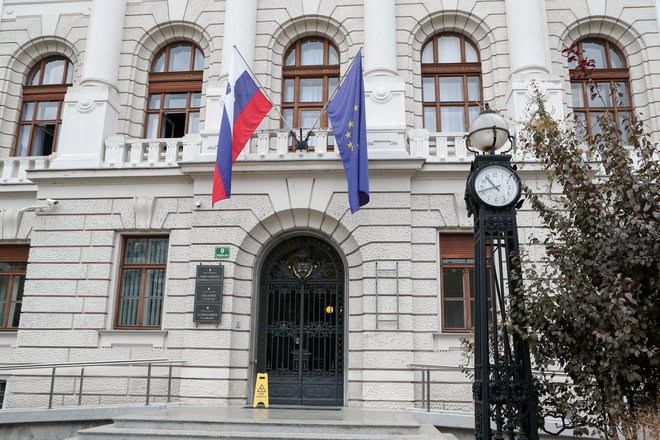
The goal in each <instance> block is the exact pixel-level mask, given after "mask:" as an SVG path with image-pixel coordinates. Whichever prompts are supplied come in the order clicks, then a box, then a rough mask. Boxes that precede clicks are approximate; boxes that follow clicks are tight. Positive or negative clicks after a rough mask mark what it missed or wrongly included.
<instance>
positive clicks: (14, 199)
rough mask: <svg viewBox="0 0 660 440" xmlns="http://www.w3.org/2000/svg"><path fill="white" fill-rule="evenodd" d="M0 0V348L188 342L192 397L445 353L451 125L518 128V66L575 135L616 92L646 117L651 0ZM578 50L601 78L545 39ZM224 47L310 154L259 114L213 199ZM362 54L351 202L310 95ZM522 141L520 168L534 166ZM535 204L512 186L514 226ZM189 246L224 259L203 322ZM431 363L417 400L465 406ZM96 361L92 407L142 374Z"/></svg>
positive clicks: (464, 276) (319, 98)
mask: <svg viewBox="0 0 660 440" xmlns="http://www.w3.org/2000/svg"><path fill="white" fill-rule="evenodd" d="M0 10H1V16H0V20H1V21H0V124H1V125H0V163H1V164H2V166H1V167H0V173H1V177H0V219H1V221H2V229H1V233H2V234H1V237H0V301H2V304H1V305H0V310H1V311H2V314H1V315H2V325H1V326H0V327H1V328H0V353H1V356H2V363H4V364H19V363H67V362H85V361H92V360H117V359H155V358H167V359H176V360H183V361H185V362H186V363H185V365H184V366H179V367H176V369H175V373H174V377H175V381H174V390H173V395H174V398H175V400H181V401H184V402H198V403H209V404H235V405H240V404H245V403H246V402H250V401H251V396H252V393H253V384H254V380H255V375H256V373H257V372H261V371H267V372H269V374H270V378H271V398H272V399H274V401H275V403H288V404H302V405H336V406H358V407H380V408H409V407H414V406H419V405H421V401H422V395H421V376H420V373H419V371H417V370H416V369H415V368H414V367H412V366H411V365H412V364H433V365H445V366H448V367H458V366H459V365H460V364H461V363H462V358H463V355H464V350H463V348H462V344H461V338H463V337H468V338H469V335H470V331H471V328H472V325H471V302H472V301H471V295H470V282H471V278H472V275H471V274H472V272H471V267H472V265H473V256H472V247H471V241H470V240H471V233H472V222H471V218H469V217H468V216H467V213H466V209H465V203H464V200H463V194H464V190H465V179H466V177H467V173H468V170H469V163H470V160H471V153H470V152H469V151H468V149H467V148H466V144H465V139H464V135H465V131H466V129H467V126H468V125H469V122H470V120H471V119H472V118H474V117H475V116H476V115H477V114H478V113H479V111H480V109H481V108H483V105H484V104H485V103H489V104H490V106H491V107H492V108H495V109H498V110H501V111H502V112H503V113H504V114H506V115H507V116H508V118H509V120H510V122H511V126H512V127H515V124H516V122H517V121H520V120H522V119H523V118H524V115H525V112H526V109H527V104H528V99H529V91H530V87H531V86H532V81H534V82H535V84H536V85H537V86H538V87H539V88H540V89H541V90H542V91H543V92H544V93H545V95H546V97H547V99H548V102H549V105H550V108H551V109H552V110H553V112H554V115H555V117H557V118H564V117H567V116H569V115H571V116H572V115H575V117H576V118H577V120H578V121H579V122H581V126H582V127H583V129H584V135H585V137H586V136H589V135H590V134H593V132H594V130H596V128H595V127H593V126H592V124H593V121H594V120H595V118H596V117H597V116H598V115H599V114H601V113H602V112H604V111H608V110H609V111H613V112H614V113H615V115H616V116H617V118H618V120H619V121H620V122H619V123H620V125H621V127H622V129H623V130H624V132H625V129H626V128H625V127H626V122H625V121H626V118H627V116H628V115H629V114H630V112H631V111H633V110H635V111H637V112H639V113H641V114H642V117H643V119H644V121H645V124H646V126H647V128H648V130H649V132H650V133H651V134H652V136H654V137H655V138H657V137H658V133H659V132H660V116H658V115H659V114H660V112H659V111H658V110H660V74H659V73H658V72H660V35H659V33H658V32H659V29H658V21H657V17H658V5H657V4H656V2H655V1H653V0H615V1H603V0H573V1H567V0H461V1H458V0H436V1H420V0H341V1H336V2H331V1H320V0H282V1H277V2H275V1H270V0H226V1H225V0H220V1H218V0H112V1H108V0H61V1H57V0H49V1H42V2H29V1H23V0H4V4H3V3H2V2H0ZM576 45H577V47H578V48H580V49H581V50H583V51H584V53H585V54H587V55H588V56H589V57H590V58H592V59H594V60H595V62H596V73H595V76H594V78H595V80H596V81H597V82H598V83H599V84H600V85H601V86H602V87H603V90H604V91H605V92H604V93H603V94H602V96H601V97H599V98H593V97H591V96H590V95H589V93H588V92H587V86H586V84H585V83H584V82H583V81H581V80H579V79H578V78H572V77H571V75H570V72H571V68H572V67H573V66H571V65H569V63H568V62H567V59H566V57H565V56H564V55H563V54H562V50H563V49H564V48H568V47H573V46H576ZM234 47H235V48H236V49H237V50H238V51H239V52H240V54H241V55H242V57H243V58H244V62H245V63H246V65H247V66H249V67H250V68H251V69H252V70H253V71H254V73H255V77H256V79H257V80H258V82H259V83H260V85H261V86H262V87H263V90H264V93H266V94H267V95H268V96H269V97H270V98H271V99H272V100H273V103H274V105H275V107H276V108H277V109H278V110H279V111H280V112H281V113H282V118H283V119H285V120H286V122H287V123H288V124H289V125H291V126H293V127H295V128H299V127H302V128H303V132H305V133H306V132H307V129H309V128H312V126H313V125H314V122H315V121H316V120H317V119H318V120H319V123H318V128H315V129H314V130H313V135H312V136H311V138H310V149H309V151H306V152H301V151H295V150H294V145H293V141H292V138H291V136H290V134H289V132H288V130H287V129H286V128H284V127H285V126H286V125H285V124H284V123H283V122H282V120H281V118H280V116H279V114H278V112H276V111H274V110H273V111H271V112H270V113H269V115H268V116H267V118H266V119H265V120H264V122H263V123H262V124H261V126H260V127H259V129H258V130H257V132H256V133H255V135H254V136H253V138H252V139H251V141H250V142H249V143H248V145H247V146H246V148H245V150H244V151H243V153H242V154H241V156H240V157H239V159H238V161H237V163H236V164H235V166H234V175H233V185H232V197H231V199H229V200H225V201H222V202H220V203H218V204H216V206H215V207H214V206H211V188H212V180H213V169H214V163H215V149H216V145H217V137H218V131H219V127H220V121H221V114H222V96H223V94H224V90H225V84H226V79H227V72H228V70H229V63H230V60H231V58H232V52H233V50H234ZM360 49H363V54H364V76H365V88H366V101H367V104H366V106H367V109H366V111H367V125H368V154H369V173H370V186H371V200H370V202H369V204H368V205H366V206H364V207H363V208H362V209H361V210H360V211H359V212H357V213H355V214H351V213H350V210H349V205H348V199H347V194H346V180H345V175H344V172H343V168H342V162H341V159H340V158H339V154H338V152H337V150H336V148H335V146H334V138H333V134H332V128H331V127H329V122H328V120H327V116H326V115H325V114H324V113H321V110H322V108H323V104H324V102H325V101H327V99H328V97H329V96H331V95H332V93H333V91H334V90H335V89H336V87H337V85H338V83H339V80H340V78H341V76H342V75H343V74H344V73H345V72H346V71H347V69H348V66H349V64H350V62H351V60H352V59H353V58H354V57H355V55H356V54H357V52H358V50H360ZM610 86H613V87H615V88H616V90H617V91H619V92H620V95H619V96H615V95H612V94H611V93H610V91H609V90H610ZM514 154H515V156H514V158H515V160H517V161H518V162H520V164H521V166H522V170H521V176H522V178H523V179H524V180H525V181H526V182H527V183H529V184H534V183H535V182H536V181H543V180H544V179H545V176H544V174H543V171H542V170H540V169H539V167H537V166H536V165H535V163H534V160H533V158H530V157H527V156H525V155H524V154H523V153H521V152H520V151H514ZM55 202H57V203H55ZM539 224H540V223H539V220H538V219H537V218H535V216H534V215H533V214H532V213H531V212H530V211H529V210H528V207H523V208H522V209H521V210H520V212H519V225H520V226H521V232H520V233H521V242H523V243H524V242H526V240H527V239H528V238H529V237H530V235H531V234H533V233H534V231H535V230H536V228H537V227H538V226H539ZM534 252H535V250H534V249H532V248H530V255H532V256H533V255H534ZM217 257H222V259H217ZM224 257H227V258H224ZM200 265H201V266H218V265H221V266H222V268H223V269H222V270H223V282H222V286H223V292H222V302H221V320H220V322H219V323H203V322H195V319H194V315H195V311H194V309H195V286H196V275H197V270H198V269H197V268H198V267H199V266H200ZM447 370H448V371H445V372H436V373H434V378H435V379H434V380H435V381H436V386H434V388H433V396H432V398H433V405H434V407H436V408H438V409H443V410H464V411H471V410H472V406H473V404H472V399H471V384H470V382H469V380H468V379H467V378H466V377H465V376H464V375H463V374H462V373H461V372H460V371H459V369H458V368H454V369H452V368H448V369H447ZM48 374H49V372H48V371H36V370H35V371H33V370H25V371H14V372H6V374H5V375H4V379H5V380H6V393H5V397H4V406H5V407H44V406H46V405H47V402H48V399H49V397H48V393H49V387H50V377H49V376H48ZM76 374H77V373H76V372H73V371H72V372H71V374H70V375H69V376H68V377H66V373H65V374H64V376H65V377H63V378H61V379H58V382H57V387H56V389H55V403H54V405H55V406H60V405H69V404H74V402H75V401H76V400H77V396H76V395H75V392H74V391H73V390H74V389H75V387H76V384H77V382H76V380H77V379H76V377H75V376H76ZM102 376H103V377H97V378H95V379H94V378H92V379H90V382H88V386H90V387H91V388H90V391H88V393H87V394H86V396H85V401H86V402H88V403H114V402H125V401H126V398H127V397H130V396H131V395H134V394H137V393H138V392H139V390H140V389H142V388H143V387H144V382H143V381H138V380H133V379H130V378H126V377H117V376H116V375H113V372H112V371H110V370H109V371H106V372H105V373H103V375H102ZM95 380H96V381H97V382H96V385H95V382H94V381H95ZM154 386H155V387H156V391H155V394H156V400H159V399H160V400H164V391H163V389H162V387H161V388H158V387H160V386H161V385H159V384H154ZM95 387H96V388H95ZM94 390H96V391H94Z"/></svg>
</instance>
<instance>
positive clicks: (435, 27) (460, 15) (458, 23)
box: [399, 5, 508, 127]
mask: <svg viewBox="0 0 660 440" xmlns="http://www.w3.org/2000/svg"><path fill="white" fill-rule="evenodd" d="M459 7H460V6H459ZM502 7H503V5H502ZM440 32H457V33H461V34H463V35H466V36H468V37H469V38H470V39H471V40H472V41H473V42H474V43H475V44H476V45H477V48H478V49H479V53H480V59H481V60H488V65H484V67H483V73H482V80H483V84H482V89H483V91H484V96H483V99H484V101H486V102H492V100H493V98H495V97H500V96H504V94H505V90H496V87H491V86H492V85H494V84H499V83H502V84H504V85H505V84H506V81H505V80H506V78H498V77H497V75H498V74H499V72H500V71H501V70H502V69H500V67H502V66H500V64H502V65H507V64H508V61H505V60H506V58H507V54H506V53H503V52H502V51H499V50H498V45H497V43H498V41H497V38H498V32H499V33H503V32H504V31H503V30H498V32H496V31H494V30H493V29H491V28H490V27H489V26H488V25H487V23H486V20H484V18H483V17H480V16H478V15H477V14H476V12H474V11H464V10H460V9H456V10H451V11H449V10H445V11H440V12H436V13H433V14H430V15H428V16H427V17H426V18H424V19H422V20H420V21H419V23H418V24H417V25H416V26H415V27H414V28H413V29H412V30H411V32H410V37H409V39H408V45H407V47H408V60H409V61H408V62H409V63H410V64H409V66H408V69H405V70H403V71H402V72H405V73H404V74H405V75H407V77H406V78H405V80H406V83H409V84H412V86H413V93H412V94H410V93H407V94H406V113H408V115H410V114H411V113H412V117H413V124H412V126H413V127H422V126H423V122H422V114H421V109H422V107H421V106H418V105H417V103H420V102H422V75H421V72H422V70H421V69H422V46H423V45H424V43H426V41H427V40H428V39H429V38H431V37H432V36H433V35H436V34H438V33H440ZM399 55H401V54H399ZM500 60H501V61H500ZM493 106H494V107H495V108H504V101H496V102H495V103H494V105H493ZM408 120H409V121H410V119H408Z"/></svg>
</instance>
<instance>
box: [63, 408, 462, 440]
mask: <svg viewBox="0 0 660 440" xmlns="http://www.w3.org/2000/svg"><path fill="white" fill-rule="evenodd" d="M77 439H78V440H161V439H162V440H168V439H172V440H174V439H177V440H179V439H191V440H207V439H242V440H244V439H255V440H256V439H259V440H264V439H273V440H275V439H283V440H284V439H286V440H335V439H336V440H339V439H341V440H394V439H397V440H443V439H444V440H452V439H455V437H454V436H452V435H449V434H442V433H440V432H439V431H438V430H437V429H436V428H435V427H433V426H431V425H422V424H420V423H419V422H417V421H416V420H415V419H414V418H413V416H412V415H411V414H410V413H408V412H405V411H380V410H367V409H358V408H341V409H335V410H320V409H272V408H271V409H251V408H239V407H179V408H167V409H163V410H160V411H156V412H153V413H146V414H145V413H142V414H137V415H130V416H120V417H117V418H115V419H114V424H112V425H105V426H99V427H96V428H90V429H85V430H82V431H79V432H78V437H77ZM71 440H72V439H71Z"/></svg>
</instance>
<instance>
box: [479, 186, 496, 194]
mask: <svg viewBox="0 0 660 440" xmlns="http://www.w3.org/2000/svg"><path fill="white" fill-rule="evenodd" d="M499 188H500V187H499V185H496V186H490V187H488V188H484V189H480V190H478V191H477V192H478V193H482V192H484V191H488V190H489V189H496V190H498V191H499V190H500V189H499Z"/></svg>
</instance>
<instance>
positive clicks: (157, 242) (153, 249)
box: [147, 238, 168, 264]
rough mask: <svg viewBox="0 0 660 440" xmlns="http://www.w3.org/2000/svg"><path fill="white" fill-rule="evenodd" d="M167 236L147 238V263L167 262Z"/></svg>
mask: <svg viewBox="0 0 660 440" xmlns="http://www.w3.org/2000/svg"><path fill="white" fill-rule="evenodd" d="M167 241H168V239H167V238H151V239H149V256H148V258H147V264H165V263H166V262H167Z"/></svg>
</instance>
